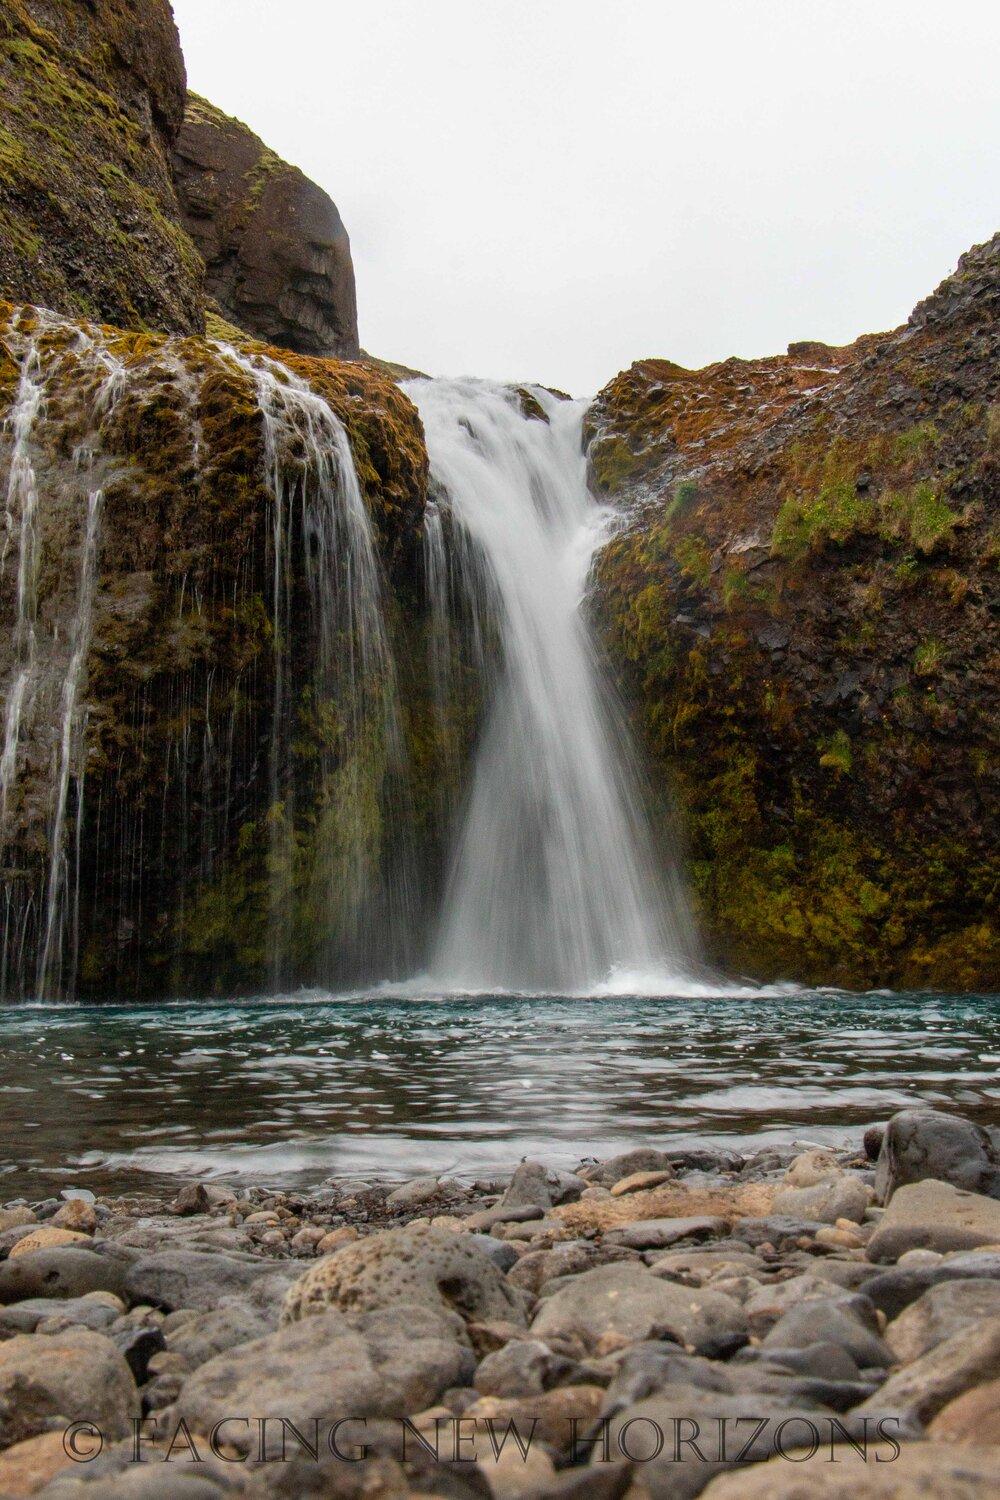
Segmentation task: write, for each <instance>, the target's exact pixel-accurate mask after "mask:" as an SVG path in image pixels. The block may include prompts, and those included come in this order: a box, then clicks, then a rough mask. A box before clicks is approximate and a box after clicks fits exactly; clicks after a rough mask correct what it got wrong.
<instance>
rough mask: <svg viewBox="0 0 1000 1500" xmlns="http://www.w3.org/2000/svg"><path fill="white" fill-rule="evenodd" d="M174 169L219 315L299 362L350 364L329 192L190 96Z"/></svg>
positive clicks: (342, 269)
mask: <svg viewBox="0 0 1000 1500" xmlns="http://www.w3.org/2000/svg"><path fill="white" fill-rule="evenodd" d="M173 168H174V176H175V180H176V183H177V190H178V193H179V196H180V201H181V205H182V208H183V212H184V222H185V225H186V228H187V230H188V232H189V234H190V235H191V238H192V239H193V241H194V243H195V244H196V245H197V247H198V250H199V252H200V254H201V255H202V257H203V259H204V261H205V264H206V266H207V289H208V292H209V295H210V296H211V297H213V298H214V299H215V301H216V302H217V304H218V306H219V308H220V309H221V311H222V314H223V316H224V317H225V318H227V319H228V320H229V321H230V322H231V323H234V324H235V325H236V326H237V327H238V328H242V329H245V330H246V332H247V333H250V334H253V335H254V336H255V337H256V338H261V339H265V340H267V341H268V342H270V343H272V344H279V345H281V346H282V347H283V348H286V349H293V350H295V351H297V352H298V353H300V354H315V355H321V356H325V357H328V358H332V359H356V358H357V357H358V353H359V347H358V309H357V300H356V296H355V289H354V266H353V263H352V261H351V245H350V240H349V239H348V237H347V230H346V229H345V228H344V225H343V222H342V220H341V217H340V214H339V213H338V212H337V208H336V205H335V204H334V203H333V202H332V201H331V199H330V198H329V197H328V196H327V194H326V193H324V192H323V190H322V189H321V188H319V187H317V186H316V184H315V183H314V182H310V181H309V179H308V178H307V177H306V176H304V175H303V173H302V172H300V171H299V170H298V168H297V167H292V166H289V165H288V163H287V162H284V161H282V160H281V158H280V157H278V156H276V155H275V153H274V152H273V151H270V150H269V149H268V148H267V147H266V146H265V145H264V143H263V141H261V140H260V139H259V138H258V137H257V136H256V135H254V134H253V132H252V131H251V130H249V129H248V128H247V127H246V126H245V125H242V124H241V123H240V122H239V121H238V120H233V119H230V118H229V116H228V115H224V114H223V113H222V112H221V110H218V109H215V108H214V106H212V105H211V104H209V103H208V102H207V101H206V100H204V99H199V98H198V97H197V95H194V94H191V95H189V96H188V101H187V109H186V112H185V116H184V125H183V128H182V130H181V133H180V136H179V138H178V141H177V144H176V147H175V149H174V155H173Z"/></svg>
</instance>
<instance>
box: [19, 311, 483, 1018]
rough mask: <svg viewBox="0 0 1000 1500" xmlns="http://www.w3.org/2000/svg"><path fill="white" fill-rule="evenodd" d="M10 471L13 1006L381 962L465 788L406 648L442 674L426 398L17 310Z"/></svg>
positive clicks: (357, 368) (390, 385) (350, 372)
mask: <svg viewBox="0 0 1000 1500" xmlns="http://www.w3.org/2000/svg"><path fill="white" fill-rule="evenodd" d="M279 357H283V360H284V362H283V363H278V360H279ZM5 419H9V420H5ZM0 470H2V472H3V473H4V475H5V476H10V478H9V488H8V484H7V481H6V480H5V487H4V493H5V494H6V507H5V508H6V514H5V515H3V516H2V517H0V535H2V537H3V547H4V557H5V559H6V560H7V566H6V567H5V568H4V570H3V573H2V576H0V620H2V621H3V630H2V632H0V682H2V684H3V698H2V700H0V711H2V722H3V733H2V741H3V748H4V757H3V761H2V765H0V811H2V818H3V861H2V870H0V879H2V884H3V889H4V898H5V903H6V910H7V912H8V914H9V916H8V922H9V925H8V927H7V929H6V937H5V949H4V972H3V975H2V987H3V989H4V990H5V991H6V993H7V994H18V993H24V992H28V993H30V992H33V991H34V992H36V993H37V992H38V991H40V990H41V991H43V992H45V993H60V992H65V991H66V990H69V991H71V992H72V991H73V990H76V991H77V992H78V993H95V992H96V993H99V994H101V995H110V994H169V993H181V992H206V993H207V992H218V991H222V990H230V991H231V990H234V989H235V990H237V991H244V992H245V991H246V990H251V991H252V990H254V989H257V988H259V987H262V986H265V985H267V984H269V983H273V982H274V980H273V979H272V978H271V977H269V976H270V975H271V974H272V972H273V971H274V969H275V963H276V962H277V971H278V972H279V973H280V974H283V976H284V980H283V981H279V982H286V981H297V982H303V981H306V982H308V978H309V974H310V971H312V972H313V973H314V974H315V973H316V971H317V967H318V969H319V971H320V972H326V971H327V969H328V967H330V966H331V965H332V969H331V971H332V972H336V970H337V969H338V968H340V967H342V965H343V961H344V960H345V959H346V958H347V954H348V952H349V950H353V952H354V960H349V961H348V963H349V965H350V962H353V961H357V960H359V957H360V954H359V949H358V943H357V941H356V940H357V939H358V936H359V934H360V933H362V932H365V931H368V930H369V926H371V928H372V929H373V930H375V931H378V930H379V920H378V915H377V913H378V912H379V911H380V910H381V907H380V903H381V902H383V901H385V900H388V899H389V897H388V896H387V894H386V889H387V883H388V882H389V881H390V876H389V874H388V873H387V871H388V870H389V867H390V866H391V867H392V868H395V862H396V859H397V853H398V851H397V850H396V848H395V842H394V841H397V840H398V841H400V842H401V843H403V844H405V843H406V840H407V839H409V840H410V841H411V845H410V847H412V840H413V838H414V836H415V835H414V827H413V823H414V820H415V819H419V818H421V816H422V817H423V825H424V830H425V832H429V830H428V827H427V825H429V823H430V817H429V815H428V814H427V813H426V811H423V812H422V808H423V803H422V801H421V798H423V799H425V800H427V801H428V804H429V805H430V802H431V801H432V799H433V796H434V794H435V793H436V791H437V788H436V787H435V786H434V785H433V777H434V771H433V765H434V760H433V757H434V748H433V742H432V733H433V731H432V729H431V728H430V725H431V723H432V720H433V715H432V708H431V699H430V687H429V684H428V683H427V682H426V680H424V676H422V675H421V672H420V670H410V671H409V672H408V673H407V674H406V680H405V682H403V683H402V684H399V685H398V686H397V683H396V680H395V676H394V673H393V666H392V659H391V656H390V652H391V651H392V650H393V649H394V640H393V633H394V631H396V630H397V628H398V630H399V631H400V633H401V635H400V640H401V646H402V649H403V652H404V657H405V658H406V659H408V658H409V656H410V655H411V654H412V656H413V659H414V662H417V663H419V661H421V660H422V659H423V658H424V655H425V651H424V650H423V649H422V647H421V645H420V640H421V637H420V631H421V630H422V629H423V628H424V626H423V617H422V614H421V606H420V599H419V593H418V584H417V583H416V582H415V580H414V577H413V572H414V556H415V549H416V541H417V537H418V534H419V528H420V525H421V522H422V516H423V509H424V504H425V499H426V491H427V456H426V451H425V448H424V443H423V434H422V429H421V426H420V421H419V417H418V415H417V413H416V410H415V408H414V407H413V406H412V405H411V403H410V402H409V400H408V399H407V397H406V396H405V395H404V394H403V393H402V392H401V391H400V389H399V387H398V386H397V385H396V384H395V383H394V382H393V381H392V380H391V379H390V378H389V377H387V376H386V375H385V374H384V373H383V372H382V371H381V370H379V369H377V368H376V367H374V366H372V365H369V364H366V363H364V362H356V363H350V364H345V363H334V362H329V361H320V360H309V359H304V358H299V357H296V356H293V355H284V356H281V351H278V350H274V349H268V348H265V347H264V346H260V345H253V344H250V343H246V344H244V345H242V346H241V348H240V350H239V351H238V352H237V351H235V350H228V351H227V350H226V349H225V348H224V347H221V346H218V345H215V344H212V343H210V342H208V341H206V340H204V339H200V338H189V339H179V338H167V337H163V336H156V335H150V334H140V333H125V332H121V331H120V330H116V329H113V328H107V327H105V328H99V327H96V326H93V325H87V324H77V323H71V322H68V321H66V320H63V319H57V318H54V317H52V316H51V315H50V314H44V315H42V314H39V313H38V312H37V310H35V309H33V308H22V309H14V308H11V307H10V306H4V305H3V304H0ZM338 601H339V603H338ZM404 727H405V735H404ZM455 758H456V762H457V763H464V758H465V757H464V755H463V754H461V753H460V754H458V755H457V756H456V757H455ZM415 766H416V767H417V769H414V767H415ZM404 777H410V778H411V779H410V780H409V782H408V783H407V786H406V789H405V796H404V794H403V791H402V790H401V789H400V786H399V782H400V779H401V778H404ZM421 777H423V778H424V780H421V779H420V778H421ZM397 795H398V798H399V807H400V809H401V810H400V811H398V814H397V810H396V802H395V801H394V798H396V797H397ZM399 857H400V858H401V857H402V856H401V855H400V856H399ZM366 890H367V892H368V895H367V896H366V895H365V894H364V892H365V891H366ZM372 902H374V906H372V905H371V903H372ZM366 907H367V909H368V917H366V915H365V911H366ZM10 914H14V915H10ZM269 933H270V937H269V936H268V934H269ZM352 933H353V934H354V936H353V937H352V936H351V934H352ZM310 955H311V956H310ZM317 977H318V976H317Z"/></svg>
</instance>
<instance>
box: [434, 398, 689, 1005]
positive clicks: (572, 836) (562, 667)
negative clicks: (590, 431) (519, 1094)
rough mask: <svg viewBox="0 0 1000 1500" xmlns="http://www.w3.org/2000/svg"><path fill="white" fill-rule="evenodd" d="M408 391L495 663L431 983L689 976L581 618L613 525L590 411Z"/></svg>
mask: <svg viewBox="0 0 1000 1500" xmlns="http://www.w3.org/2000/svg"><path fill="white" fill-rule="evenodd" d="M407 392H408V394H409V395H410V396H411V398H412V399H413V400H414V401H415V403H416V404H417V406H418V408H419V410H420V414H421V417H422V419H423V422H424V427H425V431H426V435H427V445H428V451H429V453H430V458H431V470H432V476H433V478H434V480H435V482H436V484H437V486H438V490H439V492H440V496H441V498H440V500H439V502H438V503H439V505H440V506H442V507H443V508H446V509H447V511H448V512H449V513H450V520H451V523H452V525H453V527H454V529H455V531H456V532H457V534H458V537H459V538H461V539H462V544H463V545H464V548H465V549H466V550H467V552H468V553H469V554H471V555H472V556H473V557H474V558H475V560H476V562H475V566H474V567H473V568H471V569H465V570H464V578H463V579H462V580H461V581H462V583H463V584H464V587H465V588H466V589H467V590H469V589H471V590H473V591H474V592H475V593H477V594H479V595H482V594H483V593H484V592H485V594H486V598H485V599H482V600H481V601H480V602H481V605H482V609H483V613H486V614H490V613H492V614H493V615H494V617H495V618H496V621H497V627H498V630H499V636H500V644H501V656H502V663H501V665H500V666H499V668H498V669H497V672H496V680H495V681H494V682H493V683H492V684H491V694H490V696H491V700H492V701H491V706H490V708H489V712H488V716H487V720H486V724H485V727H484V729H483V733H482V739H481V743H480V746H479V749H478V753H477V760H476V765H475V770H474V775H473V783H472V788H471V791H470V794H469V799H468V805H467V807H466V810H465V813H464V818H463V821H462V824H461V827H460V830H459V832H458V835H457V842H456V847H455V851H454V855H453V862H452V869H451V874H450V878H449V882H448V890H447V894H446V898H445V905H444V911H443V914H442V918H441V923H440V929H439V933H438V937H437V942H436V945H435V948H434V952H433V955H432V960H431V965H430V968H431V974H432V976H433V978H434V981H435V982H436V983H438V984H440V985H441V986H443V987H448V988H452V989H466V990H478V991H482V990H494V989H520V990H524V989H530V990H544V991H553V990H558V991H561V992H563V993H574V992H581V991H587V990H592V989H594V988H597V987H598V986H600V985H601V984H603V983H607V982H608V980H609V977H611V978H612V981H613V977H614V976H615V975H616V974H617V975H620V976H622V978H623V979H624V977H625V976H626V975H632V976H645V977H646V979H647V980H648V978H649V976H651V975H659V976H660V977H661V979H662V978H668V979H669V977H670V976H671V975H673V976H675V977H676V976H680V975H682V974H683V972H684V970H685V969H686V968H687V966H688V965H689V964H690V962H691V960H692V958H693V955H694V952H695V946H696V945H695V940H694V935H693V930H692V926H691V923H690V920H689V917H688V915H687V910H686V906H685V903H684V898H683V894H682V892H681V890H680V887H679V883H678V881H677V879H676V877H675V876H674V875H673V874H672V872H671V871H670V870H669V869H668V870H666V871H664V870H663V869H662V868H661V867H660V865H659V863H658V861H657V860H656V859H655V858H654V856H653V853H652V850H651V847H650V840H649V836H648V834H647V831H646V828H645V826H644V820H643V817H642V814H641V811H640V807H639V800H640V799H639V796H638V792H637V787H638V784H639V783H638V780H637V773H636V769H635V764H634V758H633V755H632V752H631V749H630V746H629V741H628V736H627V733H626V731H625V728H624V725H623V722H622V719H621V716H620V715H619V713H618V711H617V709H616V707H615V704H614V702H613V699H612V697H611V695H610V692H609V690H608V688H607V685H606V684H605V682H604V681H603V678H602V674H601V671H600V667H599V663H598V659H597V653H596V650H595V647H594V644H593V642H592V640H591V639H590V636H589V634H588V630H587V626H586V622H585V619H584V617H583V614H582V612H581V604H582V602H583V596H584V592H585V589H586V585H587V580H588V576H589V571H590V567H591V563H592V560H593V557H594V554H595V551H596V550H597V548H598V547H599V545H600V543H601V541H602V540H603V539H604V538H605V537H606V535H607V531H608V526H609V521H610V517H609V514H608V512H607V511H604V510H602V509H601V508H600V507H599V506H598V505H597V504H596V503H595V501H594V499H593V497H592V496H591V494H590V492H589V490H588V488H587V483H586V464H585V458H584V454H583V445H582V441H581V425H582V416H583V412H582V408H581V406H580V405H579V404H577V403H574V402H568V401H561V400H559V399H556V398H555V397H553V396H551V395H550V394H549V393H547V392H544V391H541V390H539V391H532V392H531V393H530V395H531V401H532V402H537V408H536V409H535V411H534V412H532V411H531V410H530V409H529V410H525V409H523V407H522V404H521V396H520V394H519V393H518V392H516V391H511V390H508V389H504V388H501V387H495V386H491V385H488V384H484V383H481V382H476V381H429V382H423V381H421V382H413V383H411V384H410V385H409V386H408V387H407ZM460 550H461V549H460ZM438 575H440V569H438ZM429 584H430V586H431V587H433V586H434V584H433V580H430V579H429ZM437 586H438V587H440V586H441V585H440V576H438V581H437ZM432 607H433V604H432Z"/></svg>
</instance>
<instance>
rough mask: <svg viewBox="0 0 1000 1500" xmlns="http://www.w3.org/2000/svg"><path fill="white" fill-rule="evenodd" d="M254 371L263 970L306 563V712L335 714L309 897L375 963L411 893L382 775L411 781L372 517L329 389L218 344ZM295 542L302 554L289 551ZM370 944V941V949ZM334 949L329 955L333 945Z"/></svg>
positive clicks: (284, 861) (288, 860) (287, 788)
mask: <svg viewBox="0 0 1000 1500" xmlns="http://www.w3.org/2000/svg"><path fill="white" fill-rule="evenodd" d="M218 347H219V349H220V352H221V353H222V354H223V355H224V357H225V358H226V359H227V360H229V361H230V362H231V363H232V364H234V365H235V366H236V367H237V368H238V369H240V370H241V371H242V372H243V373H244V374H246V375H248V376H249V377H250V378H251V379H252V380H253V382H254V385H255V387H256V392H257V400H258V403H259V406H260V411H261V416H262V419H263V424H264V464H265V470H266V476H267V487H268V490H269V492H270V495H271V499H272V517H271V566H272V580H273V582H272V588H273V595H272V608H273V619H274V631H275V640H274V648H275V669H274V670H275V677H274V712H273V719H272V735H271V753H270V776H271V809H272V815H271V831H272V858H271V925H272V940H271V965H270V967H271V978H272V983H273V984H274V985H275V986H278V985H281V984H283V983H288V982H289V974H288V972H287V965H286V963H285V952H286V942H287V930H288V924H289V920H290V911H289V906H290V904H292V903H293V901H294V900H296V899H297V900H298V901H299V904H300V906H301V904H302V901H303V893H302V892H301V891H299V893H298V896H297V897H294V896H293V890H292V887H293V884H294V881H295V871H294V863H295V848H294V834H293V809H292V807H291V805H290V804H291V800H292V798H293V796H294V788H293V786H292V783H291V781H290V780H289V777H288V774H287V773H288V767H289V762H290V759H291V756H290V753H289V752H290V748H291V743H292V741H293V738H294V735H295V733H296V725H295V723H294V720H293V719H291V718H290V713H289V711H290V703H289V680H288V679H289V671H290V667H291V662H290V660H289V647H288V643H289V640H290V639H291V634H292V610H293V607H294V603H293V601H294V591H295V578H296V576H297V575H299V576H300V575H301V573H302V572H304V573H305V576H306V580H307V585H308V594H309V601H310V608H311V612H312V616H313V619H314V621H315V628H316V638H317V653H316V664H315V670H314V672H313V674H312V679H311V682H310V684H309V692H310V694H311V700H312V706H313V708H314V711H315V712H317V713H319V714H322V713H324V712H325V713H327V714H328V715H329V716H330V723H329V726H328V730H327V733H326V736H325V738H326V741H327V744H326V751H325V753H324V755H323V757H322V759H323V765H322V770H321V783H322V792H321V796H322V797H323V799H324V802H323V813H322V816H321V819H320V830H319V834H318V837H317V853H318V858H317V862H316V865H315V867H314V870H313V872H312V875H311V877H310V884H311V887H312V889H311V890H310V891H309V892H308V893H306V895H305V901H306V902H307V903H308V905H309V907H310V908H311V909H312V911H313V912H314V913H315V915H316V917H317V918H318V919H319V920H320V921H322V922H325V924H326V926H327V929H328V932H329V942H330V945H331V947H332V948H333V949H334V950H337V951H339V953H340V955H341V956H343V955H344V954H345V952H346V951H348V950H353V954H354V956H355V957H356V958H357V959H358V960H359V961H360V959H361V958H362V957H365V956H366V957H367V958H368V961H369V962H371V961H372V960H374V959H375V957H376V954H377V953H378V951H379V949H380V948H388V947H391V945H392V940H393V939H395V938H399V939H400V940H401V941H402V940H404V939H405V929H406V926H407V913H408V904H409V896H408V892H407V890H406V888H405V887H406V878H405V877H406V870H405V864H404V863H403V862H397V867H396V869H395V871H394V872H393V877H392V878H390V879H388V880H387V882H386V886H385V889H384V890H383V892H382V897H383V903H382V907H381V909H380V910H378V911H374V910H373V909H372V900H373V891H374V889H375V887H376V886H378V884H379V874H380V872H379V868H378V867H379V862H380V858H381V833H382V822H383V813H384V810H385V803H386V801H387V800H389V793H388V792H387V787H388V785H389V784H392V785H394V786H395V787H397V788H398V787H400V786H402V785H403V783H404V782H405V760H406V750H405V744H404V739H403V733H402V726H401V723H400V714H399V699H398V692H397V685H396V668H395V662H394V659H393V655H392V650H391V646H390V642H389V636H388V629H387V623H386V602H385V597H384V591H383V584H382V573H381V568H380V565H379V560H378V555H377V552H376V547H375V538H374V534H373V528H372V523H371V520H370V518H369V515H368V511H367V508H366V506H365V501H364V496H363V495H362V492H361V485H360V482H359V480H358V475H357V470H356V468H355V464H354V455H353V453H352V451H351V445H350V442H349V440H348V437H347V433H346V432H345V430H344V426H343V424H342V422H341V421H340V419H339V418H338V417H337V415H336V414H335V412H334V411H333V410H332V408H331V407H330V405H329V404H328V402H327V401H325V400H324V399H323V397H322V396H321V395H319V394H318V393H317V392H316V391H314V390H313V389H312V388H311V387H310V386H309V385H308V384H307V383H306V382H305V381H304V380H302V379H301V378H300V377H299V376H297V375H296V374H295V373H294V372H293V371H291V370H288V369H287V368H286V367H285V366H284V365H280V364H277V363H276V362H275V361H273V360H270V359H268V358H267V357H266V356H262V355H258V356H254V357H249V356H246V355H244V354H242V353H240V352H238V351H237V350H235V349H233V348H231V347H229V346H227V345H220V346H218ZM293 538H297V539H298V540H299V542H300V544H301V546H302V551H303V563H304V566H302V565H301V564H299V563H298V562H297V561H296V558H295V557H294V556H293V551H292V544H293ZM366 950H367V951H366ZM328 956H329V955H328Z"/></svg>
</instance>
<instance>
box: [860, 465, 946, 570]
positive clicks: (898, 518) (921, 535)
mask: <svg viewBox="0 0 1000 1500" xmlns="http://www.w3.org/2000/svg"><path fill="white" fill-rule="evenodd" d="M878 509H879V530H880V532H881V534H882V536H883V537H884V538H885V539H886V540H893V541H908V542H910V543H911V545H912V546H913V547H914V548H915V550H916V551H917V552H919V553H921V554H922V555H923V556H924V557H928V556H930V554H931V553H932V552H934V551H936V550H937V549H938V548H939V547H942V546H946V545H947V544H948V543H949V542H950V541H951V539H952V536H953V534H954V531H955V528H956V526H958V525H959V524H960V519H961V518H960V517H959V516H958V515H957V514H956V513H955V511H953V510H952V509H951V507H950V506H949V505H948V504H947V503H946V502H945V501H944V500H943V499H942V498H941V496H940V495H939V494H938V493H937V490H936V488H935V487H934V485H933V484H931V483H930V481H928V480H922V481H921V482H920V483H918V484H913V485H909V486H908V487H906V488H905V489H893V490H886V491H885V493H884V494H882V495H881V496H880V497H879V502H878Z"/></svg>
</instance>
